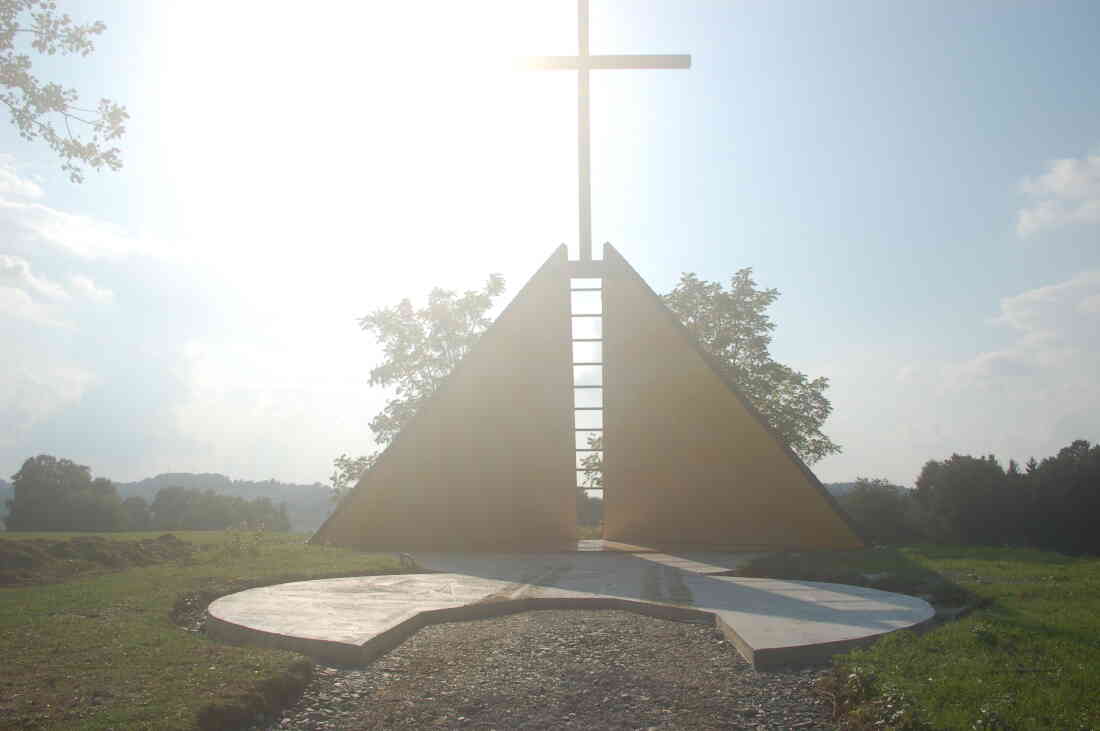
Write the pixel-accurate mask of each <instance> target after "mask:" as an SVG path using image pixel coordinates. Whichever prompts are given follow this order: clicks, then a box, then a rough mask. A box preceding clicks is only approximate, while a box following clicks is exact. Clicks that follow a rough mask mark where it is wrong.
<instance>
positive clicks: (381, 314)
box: [359, 274, 504, 444]
mask: <svg viewBox="0 0 1100 731" xmlns="http://www.w3.org/2000/svg"><path fill="white" fill-rule="evenodd" d="M503 292H504V279H503V278H502V277H501V276H500V275H499V274H492V275H490V276H489V281H488V282H487V283H486V284H485V287H484V288H483V289H480V290H468V291H466V292H464V293H462V294H461V295H460V294H458V293H457V292H454V291H452V290H446V289H439V288H436V289H433V290H432V291H431V293H430V294H429V295H428V304H427V305H426V306H425V307H422V308H420V309H415V308H414V307H413V305H412V303H411V302H410V301H409V300H408V299H404V300H401V302H400V303H399V304H398V305H397V306H396V307H384V308H382V309H380V310H376V311H374V312H372V313H371V314H369V315H367V316H366V317H363V318H362V319H360V320H359V326H360V327H361V328H362V329H363V330H365V331H367V332H369V333H371V334H373V335H374V337H375V339H376V340H377V341H378V343H379V344H380V345H381V346H382V352H383V355H384V357H383V360H382V364H381V365H379V366H378V367H376V368H374V369H372V370H371V372H370V385H372V386H381V387H383V388H393V389H394V392H395V397H394V398H392V399H390V400H389V401H388V402H386V406H385V408H384V409H383V410H382V413H380V414H378V415H377V416H375V417H374V419H372V420H371V422H370V429H371V431H372V432H373V433H374V438H375V441H377V442H379V443H381V444H388V443H389V442H390V440H391V439H393V438H394V437H395V436H396V435H397V433H398V432H399V431H401V427H403V426H404V425H405V424H406V423H407V422H408V420H409V419H410V418H411V417H412V415H413V414H415V413H416V410H417V408H419V406H420V404H422V403H423V402H424V400H425V399H427V398H428V397H429V396H431V395H432V394H433V393H434V392H435V389H436V388H438V386H439V384H440V383H442V381H443V379H444V378H446V377H447V375H449V374H450V372H451V371H452V370H454V367H455V366H456V365H458V363H459V361H461V360H462V358H463V356H465V355H466V353H468V352H469V350H470V348H472V347H473V345H474V343H476V342H477V339H478V338H479V337H481V333H483V332H485V330H486V328H488V327H489V325H490V324H492V321H491V320H490V319H489V316H488V312H489V309H490V308H491V307H492V304H493V299H494V298H496V297H498V296H500V295H501V294H502V293H503Z"/></svg>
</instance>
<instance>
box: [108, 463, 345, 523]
mask: <svg viewBox="0 0 1100 731" xmlns="http://www.w3.org/2000/svg"><path fill="white" fill-rule="evenodd" d="M115 486H116V487H117V488H118V494H119V495H120V496H121V497H122V499H124V500H125V499H126V498H128V497H132V496H139V497H143V498H145V499H146V500H147V501H148V502H150V503H152V502H153V498H154V497H156V494H157V490H159V489H161V488H162V487H187V488H197V489H199V490H208V489H209V490H213V491H214V492H216V493H218V494H219V495H231V496H233V497H240V498H244V499H246V500H251V499H253V498H258V497H266V498H271V502H273V503H275V504H276V505H278V504H279V503H284V502H285V503H286V512H287V516H288V517H289V518H290V529H291V530H292V531H294V532H295V533H312V532H314V531H315V530H317V529H318V528H319V527H321V523H322V522H324V520H325V518H327V517H328V515H329V513H330V512H332V508H333V503H332V498H331V497H330V495H331V491H330V490H329V489H328V488H327V487H325V486H324V485H322V484H321V483H320V482H315V483H313V484H312V485H296V484H293V483H288V482H277V481H275V480H264V481H259V482H253V481H251V480H231V479H229V478H228V477H226V476H225V475H219V474H216V473H210V472H204V473H199V474H195V473H193V472H169V473H167V474H163V475H157V476H156V477H147V478H145V479H144V480H140V481H138V482H116V483H115Z"/></svg>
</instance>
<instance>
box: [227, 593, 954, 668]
mask: <svg viewBox="0 0 1100 731" xmlns="http://www.w3.org/2000/svg"><path fill="white" fill-rule="evenodd" d="M511 596H513V597H514V596H515V594H512V595H511ZM540 609H620V610H624V611H628V612H634V613H635V614H641V615H645V616H649V617H655V618H657V619H668V620H673V621H678V622H703V623H706V624H711V625H714V626H715V627H717V628H718V630H719V631H720V632H721V633H722V635H723V637H725V639H726V641H727V642H729V643H730V644H731V645H733V646H734V648H736V649H737V651H738V653H740V654H741V656H742V657H743V658H745V660H746V661H747V662H748V663H749V664H750V665H751V666H752V668H753V670H756V671H762V670H773V669H776V668H779V667H785V666H791V665H810V664H817V663H822V662H825V661H827V660H828V659H829V658H831V657H833V656H834V655H837V654H839V653H842V652H847V651H849V650H854V649H857V648H859V647H866V646H868V645H870V644H873V643H874V642H875V641H877V640H878V639H879V638H881V637H884V636H886V635H888V634H890V633H892V632H898V631H900V630H916V629H923V628H925V627H927V626H928V625H929V624H931V623H934V622H935V621H936V616H935V615H934V614H933V615H932V616H930V617H928V618H926V619H924V620H922V621H920V622H918V623H916V624H913V625H910V626H908V627H899V628H897V629H892V630H886V631H884V632H879V633H877V634H873V635H864V636H863V637H855V638H852V639H848V640H836V641H833V642H822V643H815V644H809V645H797V646H792V647H774V648H760V649H757V648H754V647H753V646H752V645H750V644H749V643H748V642H747V641H746V640H745V639H744V638H742V637H741V635H740V634H738V633H737V631H736V630H735V629H734V628H733V627H732V626H731V625H730V624H729V623H727V622H726V621H725V620H724V619H723V618H722V616H721V614H720V613H718V612H714V611H710V610H704V609H696V608H694V607H685V606H681V605H676V604H662V603H658V602H647V601H644V600H632V599H624V598H620V597H606V596H595V597H522V598H510V597H509V596H508V595H505V596H503V597H502V596H500V595H497V596H493V597H488V598H487V599H484V600H481V601H478V602H474V603H472V604H465V605H463V606H459V607H446V608H443V609H426V610H423V611H421V612H418V613H417V614H415V615H413V616H412V617H409V618H408V619H406V620H404V621H403V622H399V623H398V624H396V625H394V626H393V627H390V628H389V629H387V630H385V631H383V632H381V633H379V634H377V635H375V636H374V637H372V638H370V639H369V640H367V641H366V642H365V643H363V644H361V645H357V644H352V643H347V642H336V641H333V640H321V639H313V638H308V637H294V636H291V635H283V634H280V633H277V632H268V631H266V630H260V629H256V628H253V627H247V626H245V625H241V624H237V623H235V622H229V621H227V620H224V619H221V618H219V617H216V616H214V615H213V614H211V613H210V610H209V608H207V611H206V634H207V636H209V637H212V638H214V639H217V640H221V641H224V642H229V643H231V644H249V645H258V646H261V647H270V648H274V649H280V650H291V651H293V652H298V653H300V654H302V655H306V656H309V657H312V658H315V659H318V660H321V661H323V662H329V663H332V664H334V665H364V664H367V663H369V662H372V661H373V660H375V659H377V658H379V657H381V656H382V655H385V654H386V653H387V652H389V651H390V650H392V649H393V648H395V647H397V646H398V645H400V644H401V643H402V642H404V641H405V640H406V639H408V638H409V637H410V636H412V635H413V634H414V633H415V632H416V631H417V630H419V629H421V628H422V627H426V626H428V625H430V624H442V623H445V622H464V621H469V620H475V619H487V618H489V617H501V616H505V615H508V614H519V613H521V612H527V611H537V610H540Z"/></svg>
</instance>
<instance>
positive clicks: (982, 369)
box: [807, 271, 1100, 484]
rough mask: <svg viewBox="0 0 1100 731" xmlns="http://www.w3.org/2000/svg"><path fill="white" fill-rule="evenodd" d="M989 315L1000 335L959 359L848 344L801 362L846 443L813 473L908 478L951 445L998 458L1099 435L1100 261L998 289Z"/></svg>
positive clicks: (830, 427) (832, 430)
mask: <svg viewBox="0 0 1100 731" xmlns="http://www.w3.org/2000/svg"><path fill="white" fill-rule="evenodd" d="M987 325H991V326H994V327H998V328H1000V329H1001V330H1002V331H1003V332H1004V334H1005V336H1006V337H1005V339H1004V342H1003V344H1002V345H1001V346H999V347H996V348H991V349H989V350H987V351H984V352H980V353H977V354H975V355H973V356H971V357H969V358H964V359H959V360H944V361H935V360H929V359H926V358H922V357H921V354H920V350H919V349H918V350H914V351H913V352H911V353H904V352H900V351H898V350H896V349H885V348H868V349H866V350H864V351H860V350H859V349H858V348H849V349H846V350H845V351H844V353H843V354H842V355H841V357H840V358H839V359H838V360H837V361H836V362H832V363H825V364H818V365H815V366H813V367H812V368H809V369H807V370H808V372H811V373H821V374H823V375H827V376H829V378H830V381H831V385H832V388H831V389H830V392H829V397H830V398H831V399H832V401H833V406H834V409H835V410H834V412H833V416H832V417H831V418H830V419H829V422H828V424H827V425H826V428H825V431H826V433H828V434H829V435H830V436H831V437H833V438H834V439H835V440H836V441H837V442H839V443H840V444H842V445H843V446H844V447H845V452H844V453H842V454H840V455H837V456H835V457H829V458H827V459H825V460H823V461H822V463H821V464H820V465H819V466H817V467H818V471H819V474H820V475H821V477H822V478H823V479H829V480H849V479H853V478H854V477H856V476H857V475H866V476H871V477H877V476H880V475H881V476H885V477H888V478H890V479H893V480H897V481H899V482H900V483H902V484H912V481H913V479H914V478H915V477H916V476H917V473H918V472H919V471H920V468H921V465H922V464H923V463H924V462H925V461H927V460H929V459H944V458H946V457H948V456H950V455H951V454H952V453H955V452H958V453H961V454H974V455H980V454H990V453H992V454H996V455H997V456H998V457H1000V458H1001V459H1002V461H1005V462H1007V460H1008V459H1009V458H1015V459H1017V460H1026V459H1027V458H1028V457H1031V456H1034V457H1037V458H1042V457H1045V456H1049V455H1052V454H1055V453H1056V452H1057V451H1058V449H1060V448H1061V447H1064V446H1066V445H1067V444H1069V443H1070V442H1071V441H1073V440H1074V439H1088V440H1091V441H1097V440H1100V419H1098V418H1097V416H1096V415H1097V414H1100V380H1098V379H1097V377H1096V376H1097V374H1098V373H1100V337H1098V334H1100V271H1086V272H1081V273H1079V274H1077V275H1075V276H1073V277H1070V278H1069V279H1066V280H1064V281H1062V282H1057V283H1055V284H1051V285H1047V286H1042V287H1036V288H1034V289H1030V290H1027V291H1024V292H1021V293H1019V294H1016V295H1013V296H1011V297H1005V298H1004V299H1002V300H1001V302H1000V308H999V313H998V314H997V316H996V317H994V318H991V319H989V320H987ZM975 327H980V323H975Z"/></svg>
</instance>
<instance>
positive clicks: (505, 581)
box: [207, 552, 934, 669]
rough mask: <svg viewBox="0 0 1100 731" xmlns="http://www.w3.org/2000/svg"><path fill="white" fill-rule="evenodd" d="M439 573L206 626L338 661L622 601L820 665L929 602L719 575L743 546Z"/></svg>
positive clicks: (216, 619)
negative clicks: (541, 613) (421, 638)
mask: <svg viewBox="0 0 1100 731" xmlns="http://www.w3.org/2000/svg"><path fill="white" fill-rule="evenodd" d="M416 559H417V561H418V562H419V563H420V564H421V565H423V566H426V567H428V568H431V569H435V570H437V571H440V572H441V573H435V574H405V575H398V576H366V577H352V578H343V579H325V580H320V581H301V582H293V583H289V584H280V585H277V586H269V587H262V588H258V589H249V590H247V591H242V592H239V593H237V594H231V595H229V596H226V597H222V598H221V599H218V600H217V601H214V602H212V603H211V604H210V607H209V609H208V610H207V611H208V619H209V621H208V622H207V631H208V632H209V633H210V634H211V635H213V636H217V637H221V638H224V639H228V640H232V641H238V642H246V643H252V644H262V645H267V646H273V647H282V648H286V649H291V650H296V651H299V652H302V653H305V654H308V655H312V656H315V657H320V658H323V659H326V660H329V661H334V662H341V663H362V662H366V661H368V660H370V659H371V658H373V657H376V656H377V655H379V654H381V653H384V652H386V651H387V650H389V649H390V648H392V647H394V646H396V645H397V644H399V643H400V642H401V641H402V640H404V639H405V638H406V637H408V636H409V635H410V634H411V633H413V632H415V631H416V630H417V629H419V628H420V627H422V626H424V625H425V624H430V623H435V622H448V621H454V620H460V619H473V618H478V617H486V616H492V615H496V614H503V613H509V612H516V611H524V610H528V609H538V608H562V607H565V608H617V609H628V610H631V611H636V612H641V613H645V614H651V615H655V616H664V617H669V618H696V619H707V620H711V619H712V620H713V621H714V622H715V623H716V624H717V625H718V627H719V628H721V629H722V631H723V633H724V634H725V636H726V637H727V638H728V639H729V640H730V641H731V642H732V643H733V644H734V645H735V646H736V647H737V649H738V650H739V651H740V652H741V654H742V655H744V656H745V659H746V660H748V661H749V662H750V663H752V664H753V665H754V667H756V668H758V669H761V668H765V667H774V666H777V665H785V664H792V663H805V662H817V661H820V660H824V659H826V658H827V657H829V656H831V655H832V654H835V653H837V652H843V651H845V650H848V649H851V648H853V647H856V646H859V645H862V644H866V643H869V642H871V641H873V640H874V639H875V638H877V637H880V636H881V635H883V634H886V633H888V632H893V631H896V630H899V629H904V628H907V627H914V626H917V625H919V624H922V623H924V622H926V621H928V620H930V619H931V618H932V616H933V614H934V611H933V609H932V607H931V606H930V605H929V604H928V603H927V602H925V601H923V600H921V599H917V598H915V597H911V596H905V595H903V594H894V593H890V592H884V591H878V590H875V589H867V588H864V587H855V586H846V585H840V584H825V583H818V582H808V581H780V580H776V579H744V578H737V577H731V576H720V575H715V574H717V573H720V572H723V571H728V570H729V568H731V567H732V566H735V565H736V564H737V563H738V561H739V560H741V559H740V558H739V557H738V556H737V555H736V554H713V553H708V554H699V555H692V554H682V555H676V556H672V555H668V554H661V553H599V552H591V553H586V552H579V553H556V554H500V555H493V554H425V555H422V556H417V557H416Z"/></svg>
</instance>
